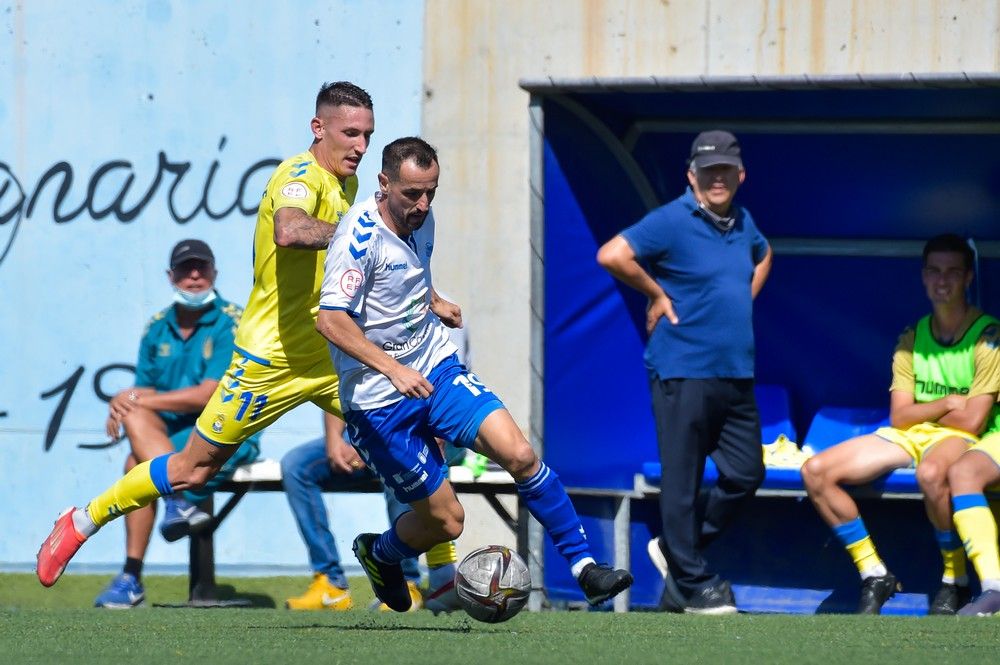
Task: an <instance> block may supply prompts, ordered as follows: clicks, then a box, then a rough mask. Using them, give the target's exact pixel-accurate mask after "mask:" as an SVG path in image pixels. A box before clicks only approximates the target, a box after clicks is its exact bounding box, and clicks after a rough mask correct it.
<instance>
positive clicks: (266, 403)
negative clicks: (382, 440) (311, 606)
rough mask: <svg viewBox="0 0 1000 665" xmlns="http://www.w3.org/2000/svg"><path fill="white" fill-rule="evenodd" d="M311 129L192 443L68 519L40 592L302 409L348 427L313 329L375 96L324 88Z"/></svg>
mask: <svg viewBox="0 0 1000 665" xmlns="http://www.w3.org/2000/svg"><path fill="white" fill-rule="evenodd" d="M310 127H311V130H312V134H313V142H312V145H311V146H310V147H309V149H308V150H306V151H304V152H302V153H299V154H298V155H295V156H294V157H291V158H290V159H287V160H285V161H284V162H282V164H281V165H280V166H278V168H277V169H276V170H275V171H274V173H273V174H272V176H271V179H270V181H269V182H268V185H267V189H266V191H265V193H264V198H263V200H262V201H261V204H260V208H259V211H258V215H257V227H256V230H255V232H254V283H253V288H252V290H251V293H250V298H249V301H248V303H247V306H246V309H245V311H244V313H243V318H242V320H241V322H240V326H239V329H238V330H237V333H236V352H235V353H234V354H233V359H232V362H231V363H230V366H229V369H228V370H227V371H226V374H225V375H224V377H223V378H222V380H221V381H220V382H219V386H218V388H217V390H216V391H215V393H214V394H213V396H212V398H211V399H210V400H209V402H208V404H207V405H206V407H205V409H204V410H203V411H202V413H201V416H200V417H199V418H198V421H197V424H196V426H195V431H194V433H192V435H191V439H190V440H189V442H188V445H187V446H185V447H184V449H183V450H182V451H181V452H179V453H174V454H170V455H162V456H160V457H156V458H154V459H152V460H150V461H148V462H143V463H141V464H138V465H136V466H135V467H134V468H133V469H132V470H131V471H129V472H128V473H127V474H126V475H125V476H123V477H122V478H120V479H119V480H118V481H117V482H115V483H114V484H113V485H112V486H111V487H109V488H108V489H107V490H105V491H104V492H102V493H101V494H99V495H98V496H96V497H95V498H93V499H92V500H91V501H90V502H89V503H88V504H87V505H86V506H85V507H84V508H69V509H67V510H66V511H65V512H63V514H62V515H60V516H59V518H58V519H57V520H56V523H55V527H54V528H53V530H52V532H51V533H50V534H49V536H48V538H47V539H46V540H45V542H44V543H43V544H42V547H41V548H40V549H39V552H38V568H37V573H38V579H39V581H40V582H41V583H42V584H43V585H45V586H52V585H53V584H55V582H56V581H57V580H58V579H59V576H60V575H62V572H63V570H64V569H65V568H66V565H67V563H69V560H70V559H71V558H72V557H73V555H74V554H76V552H77V551H78V550H79V548H80V546H81V545H82V544H83V542H84V541H85V540H86V539H87V538H89V537H90V536H91V535H93V534H94V533H96V532H97V530H98V529H99V528H100V527H102V526H104V525H105V524H107V523H108V522H110V521H111V520H113V519H115V518H116V517H119V516H121V515H124V514H126V513H128V512H130V511H132V510H135V509H137V508H140V507H142V506H145V505H148V504H149V503H151V502H152V501H154V500H155V499H156V498H157V497H160V496H165V495H169V494H172V493H174V492H179V491H181V490H188V489H196V488H199V487H201V486H203V485H204V484H205V482H207V481H208V480H209V479H210V478H211V477H212V476H214V475H215V474H216V473H217V472H218V471H219V469H221V468H222V465H223V464H225V463H226V460H228V459H229V458H230V456H232V454H233V453H235V452H236V450H237V449H238V448H239V444H240V443H242V442H243V441H244V440H245V439H247V438H248V437H250V436H251V435H253V434H254V433H256V432H258V431H260V430H262V429H264V428H265V427H267V426H268V425H270V424H271V423H273V422H274V421H275V420H277V419H278V418H279V417H280V416H281V415H282V414H284V413H286V412H287V411H289V410H291V409H292V408H294V407H296V406H298V405H299V404H302V403H304V402H307V401H311V402H313V403H314V404H316V405H317V406H319V407H320V408H321V409H323V410H324V411H327V412H329V413H332V414H334V415H336V416H338V419H337V422H338V423H340V426H341V427H343V420H342V418H341V415H342V414H341V411H340V396H339V386H338V383H337V378H336V375H335V374H334V371H333V365H332V362H331V360H330V354H329V352H328V350H327V345H326V341H325V340H324V339H323V338H322V336H320V335H319V334H318V333H317V332H316V328H315V325H316V314H317V311H318V308H319V291H320V285H321V284H322V281H323V263H324V259H325V257H326V248H327V245H328V244H329V242H330V238H331V237H332V236H333V232H334V229H335V228H336V226H337V222H338V221H339V219H340V217H341V216H342V215H343V214H344V213H345V212H346V211H347V210H348V208H350V206H351V204H353V203H354V198H355V195H356V194H357V190H358V179H357V175H356V172H357V169H358V165H359V164H360V163H361V159H362V158H363V157H364V155H365V152H366V151H367V150H368V144H369V141H370V139H371V135H372V133H373V132H374V130H375V119H374V114H373V110H372V100H371V97H370V96H369V95H368V93H367V92H365V91H364V90H362V89H361V88H359V87H358V86H356V85H354V84H352V83H348V82H346V81H339V82H335V83H330V84H326V85H324V86H323V87H322V88H321V89H320V91H319V94H318V95H317V98H316V115H315V116H314V117H313V118H312V120H311V122H310ZM139 399H141V397H140V398H139ZM344 454H345V456H348V457H349V459H346V463H348V464H350V465H351V466H352V467H356V468H361V467H362V466H363V463H362V462H361V460H360V458H359V457H358V454H357V452H356V451H355V450H354V449H353V448H350V447H345V450H344Z"/></svg>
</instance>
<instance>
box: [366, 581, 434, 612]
mask: <svg viewBox="0 0 1000 665" xmlns="http://www.w3.org/2000/svg"><path fill="white" fill-rule="evenodd" d="M406 589H407V591H409V592H410V609H408V610H406V611H407V612H416V611H417V610H419V609H423V607H424V596H423V594H422V593H420V588H419V587H418V586H417V583H416V582H411V581H410V580H406ZM369 609H372V610H378V611H379V612H392V609H391V608H390V607H389V606H388V605H386V604H385V603H380V602H378V598H376V599H375V600H374V601H372V604H371V606H370V607H369Z"/></svg>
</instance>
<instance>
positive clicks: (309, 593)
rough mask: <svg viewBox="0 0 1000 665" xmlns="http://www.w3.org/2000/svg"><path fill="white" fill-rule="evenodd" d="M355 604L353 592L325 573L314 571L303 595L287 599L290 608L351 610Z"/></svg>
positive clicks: (286, 605)
mask: <svg viewBox="0 0 1000 665" xmlns="http://www.w3.org/2000/svg"><path fill="white" fill-rule="evenodd" d="M352 606H353V603H352V601H351V592H350V590H348V589H342V588H340V587H339V586H337V585H335V584H333V583H332V582H330V578H329V577H327V576H326V575H324V574H323V573H313V580H312V582H311V583H310V584H309V588H308V589H306V592H305V593H304V594H302V595H301V596H297V597H295V598H289V599H288V600H286V601H285V608H286V609H289V610H338V611H340V610H349V609H351V607H352Z"/></svg>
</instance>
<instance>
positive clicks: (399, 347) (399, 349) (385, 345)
mask: <svg viewBox="0 0 1000 665" xmlns="http://www.w3.org/2000/svg"><path fill="white" fill-rule="evenodd" d="M430 329H431V328H430V326H424V327H423V328H422V329H421V330H420V332H418V333H417V334H416V335H413V336H412V337H410V338H408V339H406V340H404V341H402V342H382V350H383V351H385V352H386V353H388V354H389V355H392V354H393V352H395V353H396V354H398V355H402V354H403V353H405V352H406V351H410V350H411V349H415V348H417V347H418V346H420V343H421V342H423V341H424V340H425V339H427V334H428V333H429V332H430Z"/></svg>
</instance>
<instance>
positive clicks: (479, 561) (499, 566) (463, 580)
mask: <svg viewBox="0 0 1000 665" xmlns="http://www.w3.org/2000/svg"><path fill="white" fill-rule="evenodd" d="M455 592H456V593H457V594H458V600H459V601H460V602H461V603H462V608H463V609H464V610H465V611H466V612H467V613H468V615H469V616H471V617H472V618H473V619H477V620H479V621H485V622H486V623H500V622H501V621H506V620H507V619H510V618H511V617H513V616H514V615H515V614H517V613H518V612H520V611H521V608H523V607H524V606H525V604H526V603H527V602H528V595H529V594H530V593H531V576H530V575H529V574H528V564H526V563H524V559H522V558H521V557H520V556H518V554H517V552H514V551H513V550H510V549H508V548H506V547H504V546H502V545H487V546H486V547H480V548H479V549H478V550H476V551H475V552H473V553H471V554H470V555H469V556H467V557H465V558H464V559H462V563H460V564H458V571H456V573H455Z"/></svg>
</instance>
